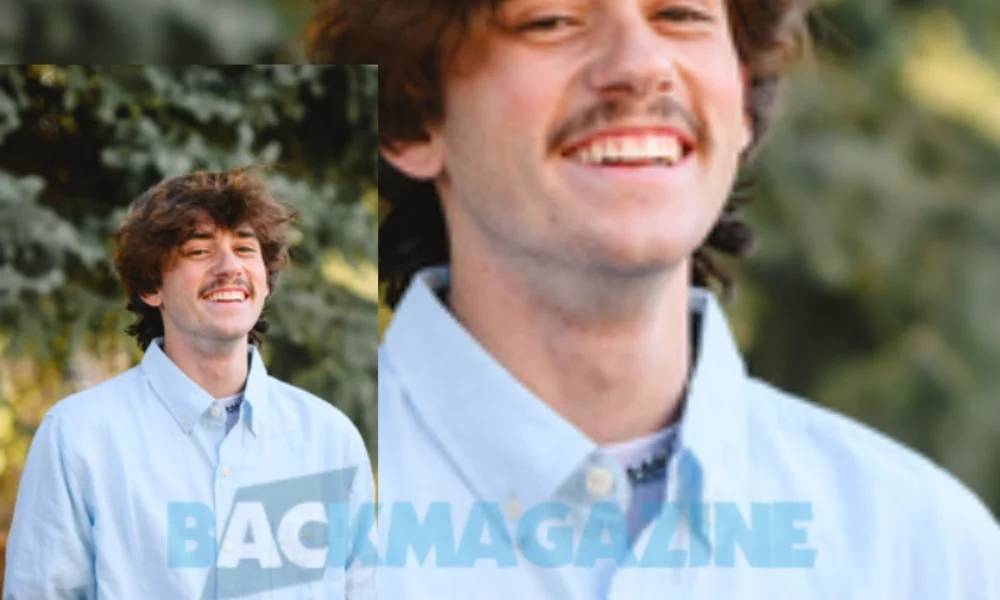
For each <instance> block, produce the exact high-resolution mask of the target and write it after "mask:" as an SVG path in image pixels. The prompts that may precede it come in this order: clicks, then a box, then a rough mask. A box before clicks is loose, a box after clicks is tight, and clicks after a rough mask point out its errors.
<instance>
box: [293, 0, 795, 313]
mask: <svg viewBox="0 0 1000 600" xmlns="http://www.w3.org/2000/svg"><path fill="white" fill-rule="evenodd" d="M503 1H504V0H377V1H375V0H366V1H358V0H322V5H321V7H320V9H319V10H318V11H317V12H316V14H315V15H314V16H313V18H312V19H311V21H310V22H309V24H308V26H307V28H306V44H307V52H308V55H309V58H310V60H311V61H313V62H318V63H376V64H378V65H379V97H378V102H379V143H380V145H382V146H383V147H386V148H392V147H394V146H396V145H398V144H402V143H407V142H422V141H427V139H428V130H429V128H430V127H433V126H435V125H438V124H440V122H441V121H442V119H443V118H444V104H443V99H442V89H443V85H442V84H443V75H444V73H445V72H447V70H448V67H449V66H450V65H451V64H453V61H454V60H455V58H456V56H457V53H458V52H459V50H460V48H461V47H462V43H463V41H464V40H465V39H466V38H467V37H468V35H469V34H470V32H471V31H472V29H473V28H474V27H475V26H476V25H477V24H478V23H480V22H481V19H480V17H481V16H482V15H489V14H492V11H495V10H496V9H497V7H498V6H499V5H500V4H502V2H503ZM726 3H727V8H728V14H729V21H730V26H731V30H732V36H733V41H734V43H735V46H736V50H737V53H738V55H739V58H740V62H741V63H742V64H743V66H744V67H745V68H746V70H747V75H748V93H747V111H748V114H749V116H750V120H751V125H752V130H753V138H752V142H751V144H750V146H749V147H748V148H747V150H746V151H745V152H744V154H743V156H742V163H744V164H745V163H746V162H747V161H749V159H750V158H751V157H752V156H753V154H754V153H755V151H756V150H757V148H758V147H759V145H760V143H761V141H762V140H763V139H764V137H765V135H766V134H767V132H768V131H769V129H770V127H771V123H772V121H773V119H774V116H775V113H776V104H777V99H778V96H779V91H780V88H781V84H782V82H783V79H784V77H785V74H786V72H787V70H788V68H789V67H790V65H791V64H792V63H793V62H794V61H795V59H797V58H798V57H799V56H800V55H801V54H802V53H803V51H804V50H806V49H807V48H808V44H809V31H808V22H807V21H808V12H809V0H726ZM378 177H379V179H378V181H379V196H380V197H381V200H382V202H383V203H384V204H385V206H387V207H388V208H389V209H390V210H389V212H388V214H387V216H386V217H385V219H384V220H383V221H382V223H381V224H380V225H379V264H378V266H379V281H380V283H381V284H383V285H384V286H385V289H386V296H387V301H388V302H389V304H390V306H395V304H396V302H397V301H398V300H399V297H400V295H401V294H402V292H403V290H404V289H405V287H406V285H407V284H408V283H409V280H410V278H411V277H412V276H413V274H414V273H415V272H416V271H417V270H419V269H420V268H422V267H425V266H430V265H435V264H442V263H447V262H448V260H449V253H448V235H447V230H446V228H445V224H444V216H443V214H442V213H441V206H440V201H439V198H438V196H437V192H436V190H435V188H434V184H433V183H432V182H427V181H417V180H414V179H411V178H410V177H407V176H406V175H404V174H403V173H401V172H400V171H398V170H397V169H395V168H394V167H393V166H392V165H391V164H389V163H388V162H387V161H386V160H384V158H382V157H381V156H380V157H379V171H378ZM747 199H748V196H747V195H746V194H743V193H735V194H733V195H732V196H731V197H730V199H729V201H728V203H727V204H726V207H725V209H724V211H723V213H722V215H721V216H720V218H719V220H718V221H717V222H716V224H715V225H714V227H713V228H712V231H711V232H710V233H709V235H708V238H707V239H706V241H705V243H704V244H703V245H702V246H701V247H700V248H698V250H697V251H696V252H695V254H694V260H693V269H692V283H694V284H695V285H702V286H704V285H708V284H709V283H710V282H712V281H714V282H717V283H718V284H720V286H721V287H722V289H723V292H724V293H726V294H727V295H728V293H729V291H730V288H731V283H732V282H731V277H730V276H729V274H728V273H727V272H726V271H725V269H723V268H722V267H721V265H719V264H718V263H717V262H716V261H715V260H714V259H713V257H712V255H711V251H713V250H714V251H720V252H723V253H726V254H731V255H737V256H745V255H747V254H749V253H750V251H751V249H752V246H753V234H752V232H751V231H750V229H749V227H748V226H747V225H746V224H745V223H743V221H742V220H741V219H740V218H739V216H738V215H737V212H736V210H737V207H738V205H739V204H740V203H742V202H744V201H746V200H747Z"/></svg>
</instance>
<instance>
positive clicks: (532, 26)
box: [517, 15, 579, 33]
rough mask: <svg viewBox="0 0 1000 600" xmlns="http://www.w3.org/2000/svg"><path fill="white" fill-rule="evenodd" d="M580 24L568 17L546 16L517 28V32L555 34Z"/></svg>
mask: <svg viewBox="0 0 1000 600" xmlns="http://www.w3.org/2000/svg"><path fill="white" fill-rule="evenodd" d="M577 24H579V21H577V20H576V19H574V18H573V17H570V16H566V15H546V16H542V17H538V18H535V19H531V20H530V21H527V22H526V23H522V24H521V25H518V26H517V31H521V32H526V33H527V32H532V31H539V32H554V31H559V30H560V29H566V28H569V27H572V26H574V25H577Z"/></svg>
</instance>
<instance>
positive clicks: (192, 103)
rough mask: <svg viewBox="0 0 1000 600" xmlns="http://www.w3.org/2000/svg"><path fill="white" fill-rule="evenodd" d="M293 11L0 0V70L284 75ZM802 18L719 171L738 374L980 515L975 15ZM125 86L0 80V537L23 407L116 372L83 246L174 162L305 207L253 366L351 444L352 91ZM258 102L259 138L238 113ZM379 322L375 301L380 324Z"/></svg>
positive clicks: (999, 398) (45, 75) (996, 241)
mask: <svg viewBox="0 0 1000 600" xmlns="http://www.w3.org/2000/svg"><path fill="white" fill-rule="evenodd" d="M311 10H312V5H311V3H310V2H307V1H305V0H284V1H277V0H214V1H213V2H204V1H203V0H183V1H181V0H131V1H130V2H127V3H126V2H123V1H122V0H43V1H38V0H6V1H5V2H3V3H0V60H4V61H8V62H40V63H51V62H56V63H60V62H61V63H69V62H114V63H162V62H206V63H220V62H233V63H260V62H267V61H275V60H278V61H297V60H301V56H302V55H301V45H300V44H299V43H298V41H297V40H298V39H299V37H300V35H299V34H300V32H301V29H302V26H303V24H304V22H305V20H306V18H307V17H308V15H309V13H310V11H311ZM813 25H814V31H815V34H816V38H817V39H816V48H815V59H814V60H813V61H812V63H811V64H809V65H806V66H804V67H803V68H801V69H800V70H799V71H798V72H797V73H796V75H795V78H794V80H793V84H792V86H791V87H790V89H789V90H788V92H789V93H788V95H787V100H786V102H785V104H786V110H785V113H784V117H783V120H782V121H781V122H780V123H779V125H778V127H777V128H776V130H775V132H774V134H773V136H772V138H771V140H770V142H769V143H768V145H767V146H766V147H765V150H764V152H763V153H762V155H761V156H760V158H759V160H758V161H757V162H756V163H755V165H754V166H753V167H752V168H751V169H749V170H748V171H747V172H746V173H745V174H744V175H745V179H747V180H748V181H750V182H751V185H752V188H751V189H752V191H753V194H754V196H755V200H754V201H753V203H752V204H751V205H750V206H749V207H748V208H747V210H746V213H745V214H746V215H747V218H748V219H749V220H750V221H751V223H752V224H753V225H754V228H755V231H756V232H757V236H758V249H757V252H756V254H755V256H753V257H752V258H751V259H750V260H749V261H747V262H744V263H741V264H733V263H729V264H730V265H731V266H732V268H733V270H734V272H735V273H736V275H737V278H738V281H739V283H738V287H737V289H736V295H735V298H734V299H733V301H732V302H731V303H730V304H729V305H728V307H727V311H728V313H729V315H730V318H731V321H732V323H733V325H734V327H735V329H736V331H737V336H738V338H739V340H740V342H741V345H742V347H743V348H744V350H745V352H746V354H747V357H748V361H749V364H750V368H751V370H752V372H754V373H755V374H756V375H758V376H760V377H762V378H764V379H767V380H769V381H771V382H774V383H775V384H777V385H779V386H780V387H783V388H785V389H788V390H790V391H792V392H795V393H797V394H800V395H802V396H805V397H807V398H810V399H811V400H813V401H815V402H817V403H820V404H823V405H827V406H831V407H833V408H835V409H837V410H839V411H842V412H846V413H848V414H850V415H853V416H855V417H857V418H859V419H861V420H863V421H865V422H866V423H868V424H870V425H871V426H872V427H875V428H877V429H879V430H881V431H883V432H885V433H887V434H888V435H890V436H892V437H894V438H896V439H898V440H900V441H902V442H903V443H905V444H907V445H910V446H912V447H914V448H916V449H917V450H919V451H920V452H922V453H924V454H926V455H928V456H929V457H930V458H931V459H932V460H933V461H935V462H937V463H939V464H941V465H942V466H944V467H945V468H946V469H948V470H949V471H951V472H952V473H954V474H955V475H956V476H957V477H958V478H960V479H961V480H962V481H964V482H965V483H966V484H968V485H969V486H971V487H972V488H973V489H974V490H975V491H976V492H977V493H978V494H979V495H980V496H981V497H982V498H984V500H986V501H987V503H988V504H989V505H990V506H991V507H992V509H993V511H994V514H998V515H1000V392H998V390H1000V368H998V367H1000V316H998V315H997V306H998V304H1000V302H998V300H1000V2H997V1H996V0H950V1H948V2H944V1H942V0H937V1H932V0H919V1H918V0H907V1H902V0H896V1H890V0H840V1H837V0H825V1H820V2H819V10H818V12H817V13H816V15H815V17H814V19H813ZM15 72H19V73H20V77H21V78H22V79H23V80H24V81H25V82H27V85H28V89H29V90H30V93H27V92H26V95H25V96H19V92H18V91H17V89H16V87H15V86H16V84H15V83H13V82H14V80H15V79H16V77H14V76H12V75H11V73H15ZM144 73H145V74H143V75H142V76H141V77H140V80H141V81H140V82H139V83H137V84H136V85H140V88H139V89H146V90H152V91H151V92H149V93H146V92H143V93H142V94H140V93H139V92H136V91H132V92H129V91H128V90H129V89H131V88H130V87H129V86H131V85H132V83H128V82H125V81H119V77H118V75H111V74H109V73H107V72H102V74H100V75H99V79H100V81H101V82H103V83H102V84H100V85H97V88H98V91H99V93H98V94H97V97H98V98H115V97H116V96H115V95H116V94H124V97H123V98H120V99H118V100H111V101H110V102H112V103H113V105H114V106H115V107H116V108H115V110H114V111H113V112H111V113H106V114H102V113H101V104H102V103H105V102H109V101H108V100H92V99H91V100H89V99H88V98H90V96H89V95H88V94H90V93H89V92H86V93H85V92H82V91H79V90H81V89H84V88H86V87H87V85H89V84H85V83H81V81H80V79H79V78H80V77H83V78H84V81H90V80H89V79H87V78H88V76H87V75H86V74H83V75H81V74H80V73H79V72H77V71H75V70H72V69H61V68H59V69H56V68H50V67H37V68H35V69H32V70H23V69H22V70H15V71H4V75H3V77H2V78H0V139H2V140H3V146H0V261H2V264H0V319H2V321H0V449H2V451H0V486H2V487H0V529H2V528H5V527H6V524H7V522H8V521H9V515H10V507H11V504H12V500H13V498H14V494H15V490H16V484H17V480H18V476H19V470H20V467H21V464H22V462H23V457H24V454H25V450H26V448H27V445H28V443H29V440H30V436H31V434H32V432H33V430H34V427H35V426H36V425H37V422H38V420H39V418H40V416H41V415H42V414H43V413H44V411H45V410H46V409H47V408H48V407H49V406H50V405H51V404H52V403H53V402H55V401H56V400H58V399H59V398H61V397H63V396H64V395H66V394H67V393H70V392H72V391H74V390H77V389H80V388H82V387H86V386H88V385H92V384H93V383H96V382H97V381H100V380H101V379H103V378H105V377H107V376H109V375H111V374H113V373H116V372H118V371H119V370H121V369H122V368H125V367H126V366H127V365H130V364H132V363H133V362H134V361H135V360H136V359H137V358H138V354H137V353H136V351H135V349H134V347H132V346H130V345H129V342H128V341H127V340H125V339H124V338H123V336H122V334H121V333H120V331H121V330H122V328H123V326H124V324H125V323H126V316H125V315H124V313H123V312H122V311H121V310H120V308H121V306H123V300H122V299H121V298H120V297H118V296H116V295H115V291H114V288H113V280H111V279H109V276H108V275H107V273H106V272H105V271H106V267H107V249H108V248H107V244H106V240H105V237H104V234H105V232H106V231H107V229H108V227H109V226H110V225H111V223H112V222H113V221H114V220H115V218H116V216H117V214H118V213H117V212H116V211H120V209H121V207H122V206H124V203H125V202H127V200H128V199H130V198H131V197H132V195H133V194H135V193H137V192H138V191H139V190H140V189H141V188H142V186H144V185H149V184H151V183H153V182H154V181H155V180H156V179H157V178H158V177H160V176H161V175H163V174H166V173H171V172H173V171H174V170H176V169H180V168H181V167H188V166H198V165H202V164H210V165H223V164H230V163H231V162H235V161H238V160H241V159H244V158H251V157H256V158H258V159H267V160H265V162H267V161H273V162H277V163H288V164H290V165H291V166H290V170H283V169H279V170H277V171H276V173H275V176H276V177H277V183H276V185H277V187H278V189H279V190H280V191H281V192H282V193H284V194H285V195H286V196H288V197H289V199H295V200H297V201H299V202H301V203H302V204H303V206H307V207H308V206H311V208H307V209H306V210H305V212H306V214H307V216H308V218H307V219H306V220H305V224H304V225H303V226H302V240H301V242H300V244H301V245H300V250H299V256H300V258H301V259H303V263H302V265H301V266H300V267H299V268H298V271H293V273H292V274H291V275H290V276H289V277H288V278H287V279H286V280H285V282H284V283H283V284H282V285H283V286H284V287H283V290H282V292H281V294H278V295H277V296H276V297H275V307H276V308H275V310H274V320H275V321H276V332H275V336H276V338H277V339H278V340H282V339H284V340H287V341H285V342H276V343H275V344H273V345H272V347H271V354H270V358H271V360H272V362H275V361H276V362H277V365H276V368H278V369H279V370H281V373H282V374H283V375H284V376H286V377H287V378H290V379H292V380H293V381H298V382H299V383H300V384H301V385H303V386H306V387H310V386H313V387H316V388H323V386H326V387H325V388H324V389H331V386H333V385H337V386H346V387H338V388H336V389H337V390H338V392H337V394H332V399H333V400H335V401H337V400H338V398H342V399H346V400H343V401H345V402H347V405H348V406H350V407H354V408H350V410H352V411H354V414H355V416H356V417H359V418H358V420H359V422H361V423H362V425H363V428H366V433H367V435H368V436H369V439H370V440H372V439H373V438H372V436H373V434H374V427H375V425H374V423H375V407H374V394H375V392H374V377H375V375H374V363H373V362H369V361H373V360H374V351H373V345H374V340H372V339H371V335H370V333H367V332H370V331H371V329H368V330H364V329H363V328H364V326H365V325H364V323H367V321H365V319H367V318H368V316H367V315H368V314H369V313H367V312H365V311H367V310H369V309H370V311H371V312H372V313H374V310H375V308H374V297H375V292H374V287H375V284H374V270H373V269H374V267H373V266H372V265H373V257H374V249H373V248H371V247H370V246H369V245H368V244H369V243H370V242H371V240H373V238H372V237H371V236H369V233H370V232H371V231H374V224H373V222H372V221H371V219H373V218H374V217H373V216H372V215H373V213H374V210H375V209H374V206H375V199H374V194H373V193H372V192H371V190H372V185H373V182H372V179H371V176H370V174H371V172H372V171H371V170H366V169H369V167H370V165H369V164H366V163H365V161H367V160H369V159H370V158H371V152H370V151H371V149H372V148H373V144H374V136H373V135H372V131H371V129H370V127H371V126H374V118H371V119H369V121H370V123H369V124H366V125H361V126H358V127H355V126H353V125H345V124H344V123H348V124H349V123H354V122H355V121H352V120H351V119H355V118H356V119H361V122H364V120H365V119H366V118H368V117H366V115H369V114H370V113H369V112H368V111H369V107H370V105H369V104H368V102H369V100H370V99H371V98H372V97H374V96H373V95H374V89H373V86H372V85H371V82H370V81H369V80H368V79H365V78H363V77H362V78H361V79H360V80H358V81H354V82H345V84H344V86H345V87H344V88H343V89H342V90H340V91H339V92H337V93H336V96H337V98H340V100H337V101H336V102H334V104H335V105H336V106H337V108H335V109H332V110H333V112H332V113H325V112H324V111H322V110H320V111H319V112H314V111H316V110H318V109H317V108H316V107H313V108H310V112H309V113H308V114H310V115H319V114H320V113H322V114H327V115H329V114H334V113H335V114H338V115H341V114H343V115H346V116H345V118H346V119H347V120H346V121H340V120H339V117H338V119H335V120H337V122H338V123H340V125H339V126H338V125H335V124H331V123H328V122H323V121H322V120H318V121H314V120H309V119H311V118H316V119H321V118H320V117H319V116H314V117H310V118H305V117H302V116H301V114H300V112H299V110H298V109H297V108H295V107H296V106H297V105H298V103H299V102H301V100H300V101H295V100H289V99H288V97H289V95H292V94H290V93H289V92H288V88H289V87H291V88H295V89H299V90H301V88H302V87H303V86H304V87H306V88H308V87H309V85H310V84H308V83H302V82H300V83H301V85H299V84H298V83H287V82H286V83H281V84H278V83H276V84H275V85H278V87H280V88H281V89H283V90H285V91H283V92H281V93H280V94H278V95H277V96H274V97H271V96H267V94H265V96H266V97H265V98H264V99H260V98H257V97H256V96H255V95H254V92H253V90H254V89H256V88H255V87H254V86H253V85H246V86H236V87H232V86H229V87H227V86H215V87H213V86H212V84H210V83H205V82H201V83H199V82H198V81H185V80H184V78H183V77H181V76H179V75H177V73H176V72H170V71H166V72H161V71H160V70H152V71H148V72H144ZM164 73H166V74H164ZM206 77H207V78H208V80H209V81H210V80H211V78H212V76H210V75H206ZM282 77H284V75H275V76H274V81H278V80H281V78H282ZM297 77H302V78H304V79H303V80H302V81H305V80H307V79H308V78H309V77H311V75H305V74H302V73H300V74H299V75H297ZM195 79H197V78H195ZM81 86H82V87H81ZM74 90H77V91H74ZM123 90H124V91H123ZM306 96H307V95H306ZM156 97H160V98H162V100H161V101H157V100H156V99H155V98H156ZM300 97H301V96H300ZM88 102H95V103H96V104H88ZM310 102H311V101H310ZM39 103H41V104H39ZM114 103H117V104H114ZM133 105H134V108H129V107H130V106H133ZM81 111H82V112H81ZM337 111H341V112H337ZM91 113H92V114H91ZM271 113H273V114H274V115H276V116H275V117H274V118H275V119H276V121H277V122H278V123H279V124H282V125H281V126H275V127H270V128H269V127H266V126H263V125H261V121H260V119H264V118H270V117H262V116H261V115H262V114H264V115H267V114H271ZM81 114H90V116H88V117H86V118H85V119H84V121H85V122H86V123H89V125H87V127H82V126H81V121H80V119H81V117H80V115H81ZM254 115H256V116H254ZM297 115H298V116H297ZM351 115H353V116H351ZM303 118H305V119H306V120H305V121H303V120H301V119H303ZM296 123H298V125H295V124H296ZM302 123H309V125H308V126H305V125H302ZM150 124H152V129H150ZM284 126H288V127H292V128H293V129H282V127H284ZM338 127H339V128H338ZM74 128H75V132H74ZM282 130H283V131H286V132H287V131H292V130H294V131H295V132H296V135H294V136H292V135H284V136H283V135H282V134H280V133H279V131H282ZM362 130H363V132H364V133H363V134H360V133H357V132H358V131H362ZM26 132H27V133H26ZM355 135H357V136H359V137H355ZM32 136H33V137H32ZM323 136H327V137H326V138H325V141H324V139H322V138H323ZM343 136H346V139H349V140H351V141H350V142H345V141H344V139H343ZM299 137H301V138H302V141H299V140H298V138H299ZM30 139H36V142H34V143H35V145H33V146H32V145H30V144H29V141H30ZM81 139H83V140H85V141H86V143H83V142H81V141H80V140H81ZM276 139H277V140H279V146H278V148H279V149H278V150H277V151H274V150H270V151H267V148H268V147H273V146H269V143H270V141H271V140H276ZM11 140H21V141H20V142H19V144H29V145H19V146H17V147H16V150H15V149H14V147H13V146H11V144H12V143H13V142H12V141H11ZM74 140H77V141H74ZM43 142H44V143H43ZM64 146H65V147H64ZM345 148H353V149H354V150H345ZM267 152H272V153H274V152H277V154H276V155H274V154H268V153H267ZM352 156H353V157H354V158H351V157H352ZM191 157H194V160H193V162H187V160H188V159H189V158H191ZM300 161H301V162H302V163H303V164H305V165H308V166H301V165H300V164H299V163H300ZM324 165H325V166H326V167H329V170H328V171H324V170H323V169H324V168H325V167H324ZM330 198H335V199H336V201H335V202H332V203H330V202H327V201H326V200H324V199H330ZM326 207H336V209H335V210H334V209H332V208H331V209H330V210H331V211H333V212H331V213H326V212H324V210H326ZM361 207H368V208H361ZM366 228H370V229H366ZM365 240H368V241H367V242H366V241H365ZM12 261H13V264H12ZM282 294H286V295H285V296H282ZM279 298H284V299H283V300H280V302H282V304H280V305H279V304H278V302H279ZM389 318H390V316H389V314H388V312H387V311H385V310H384V309H380V311H379V325H380V330H381V329H384V327H385V325H386V323H387V322H388V320H389ZM350 323H354V325H350ZM331 331H332V332H337V333H335V334H334V335H330V334H329V332H331ZM341 332H344V333H341ZM347 332H353V333H347ZM366 336H367V337H366ZM280 365H284V366H280ZM332 382H336V383H332ZM351 386H358V389H353V388H352V387H351ZM327 396H331V394H327ZM724 417H725V416H724V415H720V418H724ZM370 443H373V442H370Z"/></svg>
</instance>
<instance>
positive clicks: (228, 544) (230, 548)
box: [222, 542, 233, 554]
mask: <svg viewBox="0 0 1000 600" xmlns="http://www.w3.org/2000/svg"><path fill="white" fill-rule="evenodd" d="M222 551H223V552H225V553H226V554H229V553H231V552H232V551H233V544H232V543H231V542H226V543H225V544H223V545H222Z"/></svg>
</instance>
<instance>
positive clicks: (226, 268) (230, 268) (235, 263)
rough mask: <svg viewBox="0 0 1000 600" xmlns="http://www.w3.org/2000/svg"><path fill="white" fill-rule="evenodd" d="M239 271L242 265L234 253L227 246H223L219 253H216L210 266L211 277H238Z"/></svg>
mask: <svg viewBox="0 0 1000 600" xmlns="http://www.w3.org/2000/svg"><path fill="white" fill-rule="evenodd" d="M241 271H242V265H241V263H240V259H239V257H238V256H236V252H235V251H234V250H233V249H232V248H230V247H229V246H223V247H222V248H221V251H220V252H218V253H216V260H215V263H214V264H213V265H212V275H214V276H216V277H223V276H229V277H233V276H236V275H239V274H240V272H241Z"/></svg>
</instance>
